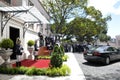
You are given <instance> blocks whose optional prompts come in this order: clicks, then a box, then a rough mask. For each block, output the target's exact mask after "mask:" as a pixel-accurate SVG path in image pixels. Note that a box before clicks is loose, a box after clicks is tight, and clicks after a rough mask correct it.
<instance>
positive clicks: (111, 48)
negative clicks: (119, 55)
mask: <svg viewBox="0 0 120 80" xmlns="http://www.w3.org/2000/svg"><path fill="white" fill-rule="evenodd" d="M107 51H117V50H116V48H114V47H109V48H108V49H107Z"/></svg>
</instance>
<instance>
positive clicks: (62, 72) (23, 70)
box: [0, 65, 71, 76]
mask: <svg viewBox="0 0 120 80" xmlns="http://www.w3.org/2000/svg"><path fill="white" fill-rule="evenodd" d="M0 73H2V74H12V75H14V74H26V75H47V76H67V75H70V73H71V71H70V68H69V67H68V66H67V65H62V67H61V68H58V67H57V68H55V67H52V68H51V67H50V68H45V69H40V68H35V67H32V68H28V67H23V66H22V67H15V68H5V67H0Z"/></svg>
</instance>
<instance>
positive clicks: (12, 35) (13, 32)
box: [9, 27, 20, 59]
mask: <svg viewBox="0 0 120 80" xmlns="http://www.w3.org/2000/svg"><path fill="white" fill-rule="evenodd" d="M9 34H10V39H12V40H13V42H14V47H13V54H12V55H11V56H10V58H11V59H16V54H15V45H16V38H17V37H20V30H19V29H18V28H14V27H10V33H9Z"/></svg>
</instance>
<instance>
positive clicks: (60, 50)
mask: <svg viewBox="0 0 120 80" xmlns="http://www.w3.org/2000/svg"><path fill="white" fill-rule="evenodd" d="M52 54H60V55H61V56H64V54H65V51H64V48H63V46H61V45H60V47H59V46H58V45H55V46H54V48H53V51H52Z"/></svg>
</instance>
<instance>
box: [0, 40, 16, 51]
mask: <svg viewBox="0 0 120 80" xmlns="http://www.w3.org/2000/svg"><path fill="white" fill-rule="evenodd" d="M0 46H1V48H5V49H8V48H13V46H14V42H13V41H12V40H11V39H9V38H8V39H7V38H6V39H2V41H1V44H0Z"/></svg>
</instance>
